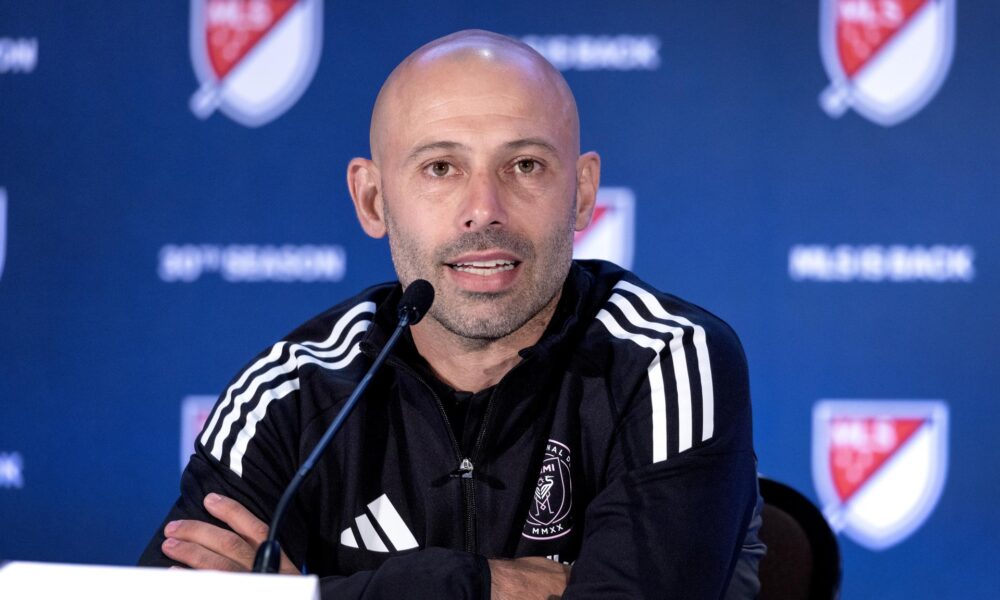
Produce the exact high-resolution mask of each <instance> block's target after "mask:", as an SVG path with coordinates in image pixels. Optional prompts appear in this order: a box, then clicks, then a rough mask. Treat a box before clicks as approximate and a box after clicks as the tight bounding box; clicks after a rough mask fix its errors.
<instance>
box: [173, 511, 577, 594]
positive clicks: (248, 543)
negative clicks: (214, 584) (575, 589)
mask: <svg viewBox="0 0 1000 600" xmlns="http://www.w3.org/2000/svg"><path fill="white" fill-rule="evenodd" d="M204 506H205V510H207V511H208V513H209V514H211V515H212V516H213V517H215V518H216V519H219V520H220V521H222V522H223V523H225V524H226V525H228V526H229V527H231V528H232V531H230V530H228V529H225V528H222V527H217V526H215V525H212V524H210V523H205V522H202V521H197V520H192V519H181V520H176V521H170V522H168V523H167V524H166V526H165V527H164V530H163V533H164V536H165V537H166V539H165V540H164V541H163V544H162V545H161V547H160V548H161V550H162V551H163V553H164V554H165V555H166V556H167V557H169V558H171V559H173V560H174V561H177V562H178V563H181V564H184V565H187V566H188V567H191V568H193V569H209V570H217V571H237V572H240V571H250V570H251V568H252V567H253V561H254V556H255V555H256V552H257V548H258V547H259V546H260V545H261V544H262V543H263V542H264V539H265V538H266V537H267V533H268V529H267V525H266V524H265V523H264V522H263V521H261V520H260V519H258V518H257V517H255V516H254V515H253V514H252V513H251V512H250V511H248V510H247V509H246V508H244V507H243V506H242V505H240V504H239V503H238V502H236V501H235V500H233V499H231V498H227V497H225V496H221V495H219V494H214V493H212V494H208V495H207V496H205V501H204ZM489 565H490V576H491V592H490V597H491V599H492V600H506V599H508V598H511V599H513V598H553V597H559V596H561V595H562V593H563V590H565V588H566V583H567V582H568V581H569V573H570V568H569V566H567V565H562V564H559V563H556V562H553V561H551V560H548V559H546V558H542V557H537V556H532V557H526V558H518V559H490V561H489ZM174 568H180V567H174ZM279 572H280V573H281V574H284V575H299V574H301V571H300V570H299V569H298V568H296V566H295V565H294V564H292V561H291V560H289V558H288V556H286V555H285V553H284V552H282V554H281V566H280V569H279Z"/></svg>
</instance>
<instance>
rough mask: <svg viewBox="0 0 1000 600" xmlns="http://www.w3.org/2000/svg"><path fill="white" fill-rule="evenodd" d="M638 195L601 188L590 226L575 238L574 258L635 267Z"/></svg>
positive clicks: (579, 232)
mask: <svg viewBox="0 0 1000 600" xmlns="http://www.w3.org/2000/svg"><path fill="white" fill-rule="evenodd" d="M634 249H635V195H634V194H633V193H632V190H630V189H629V188H603V187H602V188H600V189H599V190H598V191H597V205H596V206H595V207H594V216H593V217H591V219H590V225H588V226H587V228H586V229H584V230H583V231H578V232H576V235H575V236H574V238H573V257H574V258H600V259H603V260H609V261H611V262H613V263H615V264H617V265H618V266H621V267H624V268H626V269H631V268H632V254H633V252H634Z"/></svg>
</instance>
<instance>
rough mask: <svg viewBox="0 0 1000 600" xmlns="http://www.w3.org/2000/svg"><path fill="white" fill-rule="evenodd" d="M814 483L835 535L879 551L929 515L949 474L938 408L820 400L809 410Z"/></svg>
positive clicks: (943, 411) (943, 413) (944, 418)
mask: <svg viewBox="0 0 1000 600" xmlns="http://www.w3.org/2000/svg"><path fill="white" fill-rule="evenodd" d="M812 463H813V479H814V482H815V484H816V490H817V492H818V494H819V498H820V501H821V503H822V504H823V513H824V515H825V516H826V518H827V520H828V521H829V522H830V526H831V527H832V528H833V530H834V531H837V532H840V531H843V532H844V533H845V534H847V536H848V537H850V538H851V539H853V540H854V541H856V542H857V543H859V544H861V545H863V546H865V547H867V548H870V549H872V550H881V549H884V548H888V547H889V546H892V545H894V544H897V543H899V542H900V541H902V540H903V539H905V538H906V537H908V536H909V535H910V534H911V533H913V532H914V531H916V530H917V528H919V527H920V526H921V525H922V524H923V522H924V521H925V520H926V519H927V517H928V516H929V515H930V513H931V511H933V509H934V507H935V505H936V504H937V501H938V498H940V496H941V491H942V489H943V487H944V480H945V475H946V472H947V470H948V407H947V405H946V404H945V403H944V402H941V401H868V400H859V401H848V400H823V401H820V402H819V403H817V404H816V406H815V407H814V409H813V452H812Z"/></svg>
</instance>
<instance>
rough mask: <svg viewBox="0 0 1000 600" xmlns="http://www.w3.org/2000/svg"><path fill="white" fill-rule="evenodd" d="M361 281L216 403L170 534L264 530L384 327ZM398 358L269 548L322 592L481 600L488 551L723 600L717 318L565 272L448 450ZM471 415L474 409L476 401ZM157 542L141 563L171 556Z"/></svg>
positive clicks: (651, 293) (746, 449) (722, 332)
mask: <svg viewBox="0 0 1000 600" xmlns="http://www.w3.org/2000/svg"><path fill="white" fill-rule="evenodd" d="M400 293H401V291H400V287H399V285H398V284H384V285H380V286H376V287H372V288H370V289H368V290H366V291H364V292H363V293H361V294H360V295H359V296H356V297H354V298H352V299H350V300H348V301H346V302H344V303H342V304H339V305H338V306H336V307H334V308H332V309H330V310H328V311H326V312H324V313H323V314H321V315H319V316H318V317H316V318H314V319H312V320H310V321H308V322H307V323H305V324H304V325H302V326H301V327H299V328H298V329H296V330H295V331H294V332H292V333H291V334H290V335H289V336H288V337H286V338H285V339H284V340H283V341H280V342H278V343H277V344H275V345H274V346H272V347H271V348H269V349H267V350H266V351H264V352H263V353H261V354H260V355H259V356H258V357H257V358H256V359H254V360H253V361H252V362H251V363H250V364H249V365H248V366H247V367H246V368H245V369H244V370H243V371H242V372H241V373H240V374H239V375H237V376H236V378H235V379H234V380H233V381H232V383H231V384H230V385H229V387H228V388H227V389H226V391H225V392H223V394H222V395H221V396H220V397H219V401H218V403H217V404H216V406H215V408H214V410H213V412H212V414H211V416H210V418H209V420H208V422H207V423H206V426H205V429H204V431H203V432H202V434H201V435H200V436H199V438H198V441H197V444H196V448H195V454H194V455H193V456H192V458H191V462H190V464H189V465H188V467H187V469H186V470H185V471H184V474H183V477H182V480H181V496H180V499H179V500H178V501H177V503H176V504H175V505H174V507H173V509H172V510H171V511H170V513H169V515H168V517H167V520H172V519H198V520H202V521H207V522H212V523H216V524H220V523H219V522H218V521H216V520H215V519H214V518H212V517H211V516H210V515H209V514H208V513H207V512H206V511H205V509H204V508H203V506H202V501H203V499H204V497H205V496H206V495H207V494H208V493H209V492H218V493H220V494H223V495H225V496H229V497H232V498H234V499H235V500H237V501H239V502H240V503H242V504H243V505H244V506H246V507H247V508H248V509H249V510H251V511H252V512H254V513H255V514H256V515H257V516H258V517H260V518H261V519H262V520H264V521H270V517H271V513H272V511H273V509H274V507H275V505H276V504H277V501H278V498H279V497H280V496H281V493H282V491H283V490H284V488H285V486H286V485H287V484H288V482H289V481H290V479H291V477H292V475H293V474H294V473H295V471H296V469H297V468H298V466H299V464H300V463H301V462H302V461H303V460H304V459H305V457H306V456H307V455H308V454H309V452H310V451H311V450H312V449H313V447H314V445H315V444H316V442H317V441H318V440H319V438H320V437H321V436H322V434H323V432H324V430H325V429H326V428H327V425H328V424H329V423H330V421H331V420H332V419H333V417H334V416H335V415H336V413H337V411H338V409H339V408H340V407H341V405H342V403H343V402H344V401H345V400H346V399H347V397H348V396H349V395H350V393H351V391H352V390H353V388H354V386H355V385H356V384H357V382H358V381H359V380H360V378H361V377H362V376H363V375H364V373H365V372H366V370H367V369H368V367H369V365H370V364H371V362H372V360H373V359H374V357H375V355H376V354H377V352H378V351H379V349H380V348H381V347H382V345H383V343H384V342H385V340H386V339H387V337H388V335H389V333H391V331H392V328H393V327H394V326H395V314H396V310H395V307H396V303H397V302H398V300H399V297H400ZM414 354H415V353H414V351H413V350H412V345H411V346H410V350H409V351H408V352H407V350H406V345H405V344H401V345H400V346H399V347H397V349H396V350H394V351H393V354H392V355H390V357H389V359H388V361H387V362H386V364H385V365H384V367H383V369H382V370H381V372H380V373H379V374H378V375H377V376H376V377H375V379H374V380H373V382H372V385H371V387H369V388H368V391H367V392H366V393H365V395H364V397H362V398H361V401H360V402H359V404H358V406H357V407H356V409H355V411H354V413H353V414H352V415H351V416H350V417H349V418H348V420H347V421H346V423H345V425H344V428H343V429H342V430H341V432H340V434H338V437H336V438H335V439H334V441H333V443H332V445H331V447H330V448H329V449H328V450H327V452H326V453H325V455H324V456H323V458H322V459H321V460H320V461H319V463H318V464H317V468H316V470H315V471H314V472H313V474H312V475H311V476H310V477H309V478H308V479H307V480H306V482H305V483H304V485H303V487H302V488H301V489H300V490H299V493H298V495H297V498H296V499H295V501H294V502H293V503H292V505H291V509H290V512H289V514H288V515H287V517H286V518H285V521H284V526H283V531H282V532H281V533H280V535H279V536H278V538H279V540H280V542H281V545H282V548H283V549H284V551H285V552H286V553H287V554H288V556H289V558H291V560H292V561H293V562H294V563H296V564H297V565H299V566H301V567H304V568H305V569H306V570H307V571H308V572H310V573H315V574H317V575H319V576H320V577H321V587H322V593H323V597H324V598H381V597H413V598H477V599H478V598H486V599H488V598H489V593H490V580H489V568H488V564H487V562H486V559H487V558H493V557H520V556H547V557H549V558H551V559H553V560H558V561H562V562H567V563H573V567H572V575H571V579H570V583H569V586H568V587H567V589H566V592H565V596H564V597H565V598H566V599H571V598H602V599H607V598H686V599H693V598H719V597H721V596H722V595H723V594H724V593H725V588H726V585H727V582H728V580H729V577H730V575H731V573H732V572H733V568H734V565H735V564H736V561H737V558H738V557H739V554H740V547H741V543H742V542H743V539H744V534H745V533H746V531H747V527H748V524H749V522H750V520H751V516H752V515H753V513H754V506H755V501H756V499H757V492H756V468H755V458H754V453H753V447H752V440H751V421H750V400H749V389H748V379H747V367H746V359H745V357H744V354H743V350H742V348H741V346H740V343H739V340H738V339H737V337H736V334H735V333H734V332H733V331H732V329H730V328H729V326H728V325H726V323H724V322H723V321H722V320H720V319H719V318H717V317H715V316H714V315H712V314H710V313H708V312H706V311H705V310H703V309H701V308H698V307H696V306H693V305H691V304H689V303H687V302H684V301H682V300H680V299H678V298H676V297H674V296H671V295H668V294H664V293H661V292H658V291H656V290H655V289H653V288H652V287H650V286H649V285H647V284H645V283H643V282H642V281H640V280H639V279H638V278H636V277H635V276H634V275H633V274H631V273H629V272H627V271H624V270H622V269H620V268H619V267H616V266H614V265H612V264H610V263H606V262H601V261H576V262H574V264H573V266H572V268H571V270H570V273H569V276H568V278H567V281H566V284H565V286H564V289H563V294H562V297H561V299H560V302H559V305H558V307H557V310H556V313H555V315H554V317H553V319H552V322H551V323H550V325H549V327H548V329H547V331H546V332H545V334H544V335H543V337H542V339H541V340H540V341H539V342H538V343H537V344H535V345H534V346H533V347H530V348H526V349H524V350H522V351H521V353H520V354H521V356H522V358H523V360H522V362H521V363H519V364H518V365H517V366H516V367H514V368H513V369H512V370H511V371H510V372H509V373H507V375H505V376H504V378H503V379H502V380H501V381H500V382H499V383H498V384H497V385H496V386H495V387H494V388H492V390H491V391H490V392H489V394H488V396H487V397H486V398H485V399H484V400H482V401H481V402H479V403H478V404H476V405H474V406H470V408H469V411H468V415H467V416H466V420H465V425H466V426H465V428H464V430H465V435H463V436H462V439H461V440H458V439H456V435H455V434H454V432H453V428H452V427H451V425H450V423H449V422H448V417H447V414H448V413H447V411H446V410H445V409H444V403H443V399H442V398H441V394H440V393H439V392H438V391H437V390H440V388H441V385H440V384H439V383H437V382H430V381H428V379H429V378H430V377H431V376H430V375H429V372H428V370H427V369H426V365H420V364H414V363H419V362H421V361H420V359H419V357H416V360H414ZM477 407H478V408H477ZM163 539H164V537H163V530H162V526H161V528H160V529H159V530H158V531H157V532H156V534H155V535H154V537H153V539H152V541H151V542H150V544H149V546H148V547H147V549H146V551H145V552H144V554H143V556H142V558H141V559H140V564H143V565H169V564H173V563H172V561H170V560H169V559H168V558H167V557H165V556H164V555H163V553H162V552H161V551H160V544H161V543H162V542H163Z"/></svg>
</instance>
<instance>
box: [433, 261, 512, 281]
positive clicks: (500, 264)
mask: <svg viewBox="0 0 1000 600" xmlns="http://www.w3.org/2000/svg"><path fill="white" fill-rule="evenodd" d="M519 264H520V263H519V262H518V261H515V260H474V261H470V262H461V263H455V264H450V265H448V266H449V267H451V268H452V269H455V270H456V271H461V272H463V273H471V274H473V275H482V276H484V277H485V276H487V275H494V274H496V273H501V272H503V271H510V270H512V269H513V268H514V267H516V266H517V265H519Z"/></svg>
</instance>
